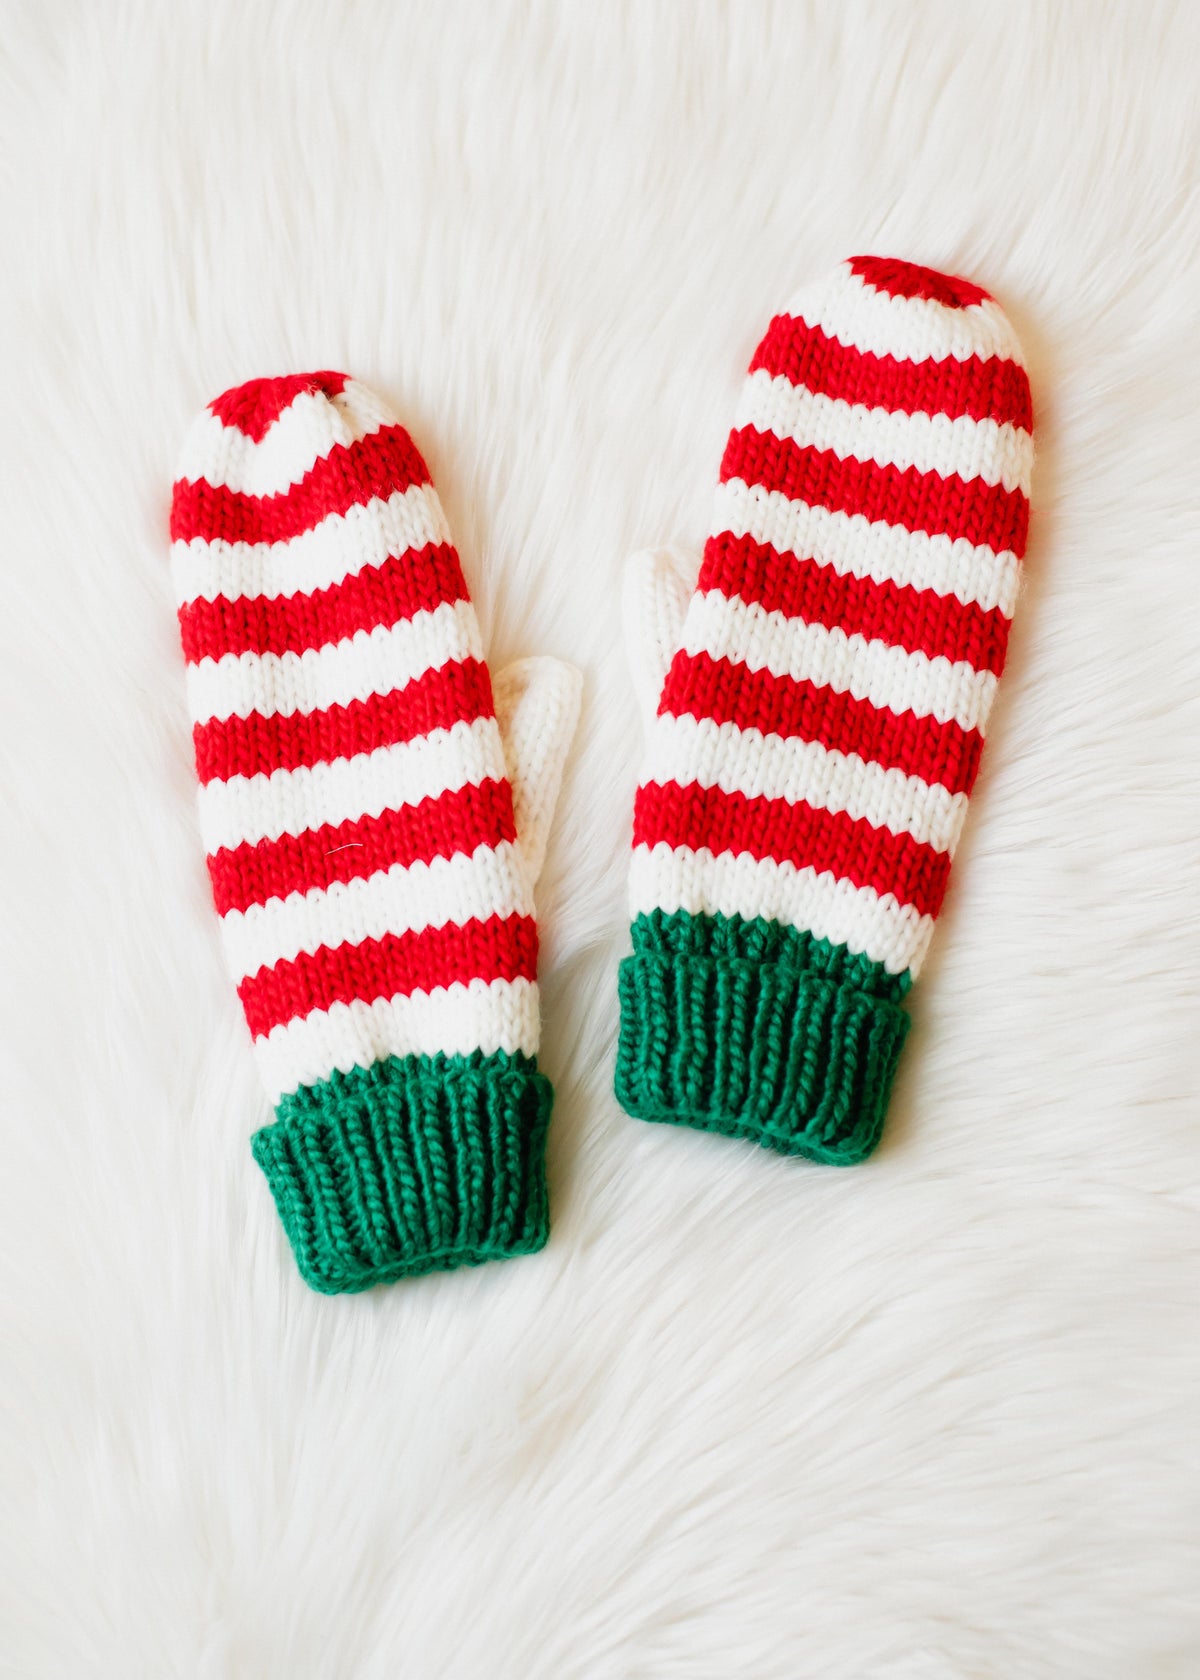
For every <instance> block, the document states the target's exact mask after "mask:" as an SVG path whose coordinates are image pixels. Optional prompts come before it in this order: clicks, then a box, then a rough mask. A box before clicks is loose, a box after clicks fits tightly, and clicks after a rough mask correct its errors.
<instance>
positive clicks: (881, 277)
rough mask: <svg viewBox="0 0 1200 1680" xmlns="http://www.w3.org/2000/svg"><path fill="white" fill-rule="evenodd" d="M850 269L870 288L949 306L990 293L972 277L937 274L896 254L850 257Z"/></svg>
mask: <svg viewBox="0 0 1200 1680" xmlns="http://www.w3.org/2000/svg"><path fill="white" fill-rule="evenodd" d="M850 272H851V273H852V274H857V276H858V278H859V279H860V280H862V281H863V282H864V283H865V284H866V285H868V286H870V287H871V289H872V291H876V292H886V293H887V295H888V296H889V297H899V298H927V299H929V300H931V301H932V302H934V303H943V304H945V305H946V306H947V307H948V308H950V309H967V308H969V307H970V305H971V304H973V303H986V302H988V300H989V298H990V296H991V294H990V293H989V292H985V291H984V289H983V287H982V286H977V285H975V283H974V281H972V280H960V279H959V277H958V276H957V275H956V274H939V273H938V271H937V269H936V268H922V267H921V266H920V264H919V263H910V262H901V261H900V259H899V258H898V257H851V258H850Z"/></svg>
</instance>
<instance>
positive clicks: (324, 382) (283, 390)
mask: <svg viewBox="0 0 1200 1680" xmlns="http://www.w3.org/2000/svg"><path fill="white" fill-rule="evenodd" d="M345 384H346V375H345V374H344V373H332V372H330V371H329V370H328V369H326V370H325V371H323V372H321V373H289V374H285V375H284V376H283V377H282V378H280V379H248V380H247V381H246V383H245V384H244V385H235V386H234V388H233V390H231V391H226V392H224V393H223V394H222V395H221V396H219V397H214V398H213V400H212V402H210V403H209V405H208V406H209V408H210V409H211V410H212V412H213V413H214V414H215V415H216V417H217V419H218V420H219V421H220V422H221V424H222V425H224V426H236V427H237V429H238V431H239V432H244V433H245V434H246V436H247V437H248V438H251V439H253V441H254V442H255V443H261V442H262V440H263V438H264V437H265V436H266V435H267V433H268V432H269V431H270V429H271V427H272V426H273V425H274V424H275V422H276V420H278V418H279V416H280V415H281V414H282V413H283V411H284V409H285V408H290V407H291V406H292V404H293V403H294V402H295V400H296V398H297V397H298V396H301V395H302V394H303V393H304V392H306V391H318V392H320V393H321V395H322V396H325V397H336V396H340V394H341V392H342V390H343V389H344V388H345Z"/></svg>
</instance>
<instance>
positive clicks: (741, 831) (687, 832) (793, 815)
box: [633, 782, 950, 916]
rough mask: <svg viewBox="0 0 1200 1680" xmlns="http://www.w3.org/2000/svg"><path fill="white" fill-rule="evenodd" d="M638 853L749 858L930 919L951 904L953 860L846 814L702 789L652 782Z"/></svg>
mask: <svg viewBox="0 0 1200 1680" xmlns="http://www.w3.org/2000/svg"><path fill="white" fill-rule="evenodd" d="M633 843H634V845H635V846H642V845H644V846H657V845H660V844H664V843H665V844H666V845H668V846H672V847H674V846H689V847H691V848H693V849H695V850H698V849H700V848H701V847H704V848H707V849H708V850H709V851H711V852H713V853H721V852H731V853H734V854H738V853H746V852H748V853H749V854H750V856H751V857H754V858H759V859H763V858H772V859H774V860H775V862H777V863H790V864H793V865H794V866H795V867H796V868H797V869H803V868H806V867H807V868H811V869H815V870H817V871H818V873H822V874H823V873H829V874H831V875H835V876H836V877H837V878H838V879H839V880H846V881H852V882H853V883H854V885H855V886H856V887H873V888H874V889H875V891H876V892H878V893H889V892H890V893H893V894H894V895H895V896H896V898H897V899H898V900H899V902H900V903H901V904H911V905H914V906H915V907H916V909H917V910H918V911H919V912H920V913H921V914H922V915H923V916H936V915H937V913H938V910H939V909H940V908H941V903H942V899H943V897H944V896H945V891H946V881H947V878H948V877H949V874H950V858H949V855H948V854H947V853H945V852H935V851H934V849H933V847H932V846H926V845H924V844H922V842H921V841H919V840H914V839H913V837H912V836H911V835H910V834H893V833H892V832H891V830H890V829H887V828H876V827H874V825H873V824H871V823H869V822H866V821H865V820H863V819H861V818H860V819H856V818H854V817H848V816H847V815H846V814H845V812H843V811H821V810H818V809H817V808H816V807H814V806H812V805H808V804H806V803H805V802H804V801H803V800H800V801H798V802H797V803H795V804H791V803H789V801H788V800H786V799H761V798H760V799H751V798H747V796H746V795H745V794H744V793H725V792H723V791H722V790H721V789H720V788H702V787H699V786H698V785H697V784H696V783H695V782H692V783H690V784H689V785H688V786H687V787H681V786H680V785H679V783H678V782H667V783H665V784H664V783H661V782H651V783H649V784H648V785H647V786H645V787H641V788H639V789H638V792H637V799H636V801H635V804H634V816H633Z"/></svg>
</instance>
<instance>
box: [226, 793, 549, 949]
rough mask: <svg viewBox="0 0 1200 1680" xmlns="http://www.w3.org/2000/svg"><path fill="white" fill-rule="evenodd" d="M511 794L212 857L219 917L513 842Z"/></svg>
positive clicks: (445, 799) (460, 796)
mask: <svg viewBox="0 0 1200 1680" xmlns="http://www.w3.org/2000/svg"><path fill="white" fill-rule="evenodd" d="M516 837H517V830H516V824H515V822H514V820H513V803H512V789H511V788H510V787H509V785H508V783H507V782H502V781H494V780H489V781H485V782H479V783H477V784H475V785H474V786H471V787H464V788H456V789H454V790H453V791H452V792H450V793H443V794H439V795H437V796H436V797H434V798H430V799H422V800H421V801H420V802H419V803H418V804H416V805H404V806H401V807H400V809H399V810H395V811H383V812H382V813H381V814H380V815H379V816H376V817H359V818H357V819H354V820H352V821H347V822H343V823H336V824H328V823H327V824H325V825H324V826H323V827H321V828H308V829H305V830H304V831H303V833H301V834H282V835H280V837H279V838H278V839H277V840H260V841H258V842H257V844H255V843H251V842H246V843H245V844H243V845H241V846H231V847H222V848H221V849H220V850H219V851H216V852H213V853H212V854H211V855H210V857H209V859H208V873H209V876H210V878H211V880H212V886H213V899H214V901H215V903H216V906H217V913H218V915H221V916H224V915H226V914H227V913H228V912H229V911H230V910H247V909H249V907H250V906H251V905H252V904H265V903H267V901H268V900H269V899H272V898H286V897H287V896H288V895H289V893H295V892H310V891H311V890H312V889H313V888H314V887H330V886H333V885H334V883H335V882H337V881H355V880H359V879H362V878H363V877H365V876H367V875H374V874H376V873H377V872H378V871H379V870H381V869H391V868H392V867H393V866H394V865H396V864H400V865H403V866H404V867H407V866H408V865H409V864H413V863H429V862H430V861H431V860H432V859H433V858H436V857H454V856H455V855H456V854H457V853H459V852H465V853H467V854H468V855H469V854H470V853H472V852H474V851H476V850H477V849H478V847H480V846H499V845H500V844H501V843H502V842H503V841H505V840H515V839H516Z"/></svg>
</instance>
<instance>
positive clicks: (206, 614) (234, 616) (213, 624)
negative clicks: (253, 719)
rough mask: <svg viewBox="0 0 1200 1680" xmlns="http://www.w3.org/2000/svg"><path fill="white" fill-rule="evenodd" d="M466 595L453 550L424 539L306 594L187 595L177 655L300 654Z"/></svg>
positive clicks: (194, 657)
mask: <svg viewBox="0 0 1200 1680" xmlns="http://www.w3.org/2000/svg"><path fill="white" fill-rule="evenodd" d="M467 598H468V596H467V586H466V583H465V582H464V580H463V575H462V567H461V566H460V565H459V563H458V555H457V554H456V553H455V551H454V549H453V548H451V547H450V545H449V543H443V544H438V543H430V544H429V545H428V546H427V547H425V548H410V549H407V550H406V551H405V552H404V553H403V554H393V555H390V556H389V557H388V558H387V559H386V560H385V561H384V562H383V563H382V565H379V566H367V567H365V568H364V569H363V570H362V571H361V572H356V573H355V574H354V575H353V576H352V577H348V578H344V579H343V580H342V582H341V583H335V584H332V585H331V586H330V588H328V589H317V590H314V591H313V592H312V593H311V594H309V595H283V596H280V597H278V598H275V599H271V598H269V597H267V596H265V595H251V596H237V597H235V598H234V599H233V600H229V599H228V598H227V597H226V596H224V595H218V596H217V598H216V600H214V601H189V602H188V603H187V604H186V605H184V606H182V607H180V609H179V629H180V634H181V636H182V638H183V656H184V658H185V659H186V660H188V662H189V663H190V664H193V665H195V664H197V663H198V662H199V661H200V660H201V659H220V658H222V657H223V656H224V655H225V654H227V653H237V654H241V653H303V652H304V651H305V649H306V648H314V647H324V646H325V645H326V643H328V642H341V641H344V640H345V639H346V637H347V636H353V635H354V634H355V633H356V632H357V631H359V630H373V629H374V628H375V626H376V625H378V624H395V623H397V622H398V621H399V620H400V619H405V618H412V617H413V615H414V614H415V613H419V612H432V611H433V609H434V608H435V607H440V606H441V605H442V604H443V603H444V602H446V601H465V600H467Z"/></svg>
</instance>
